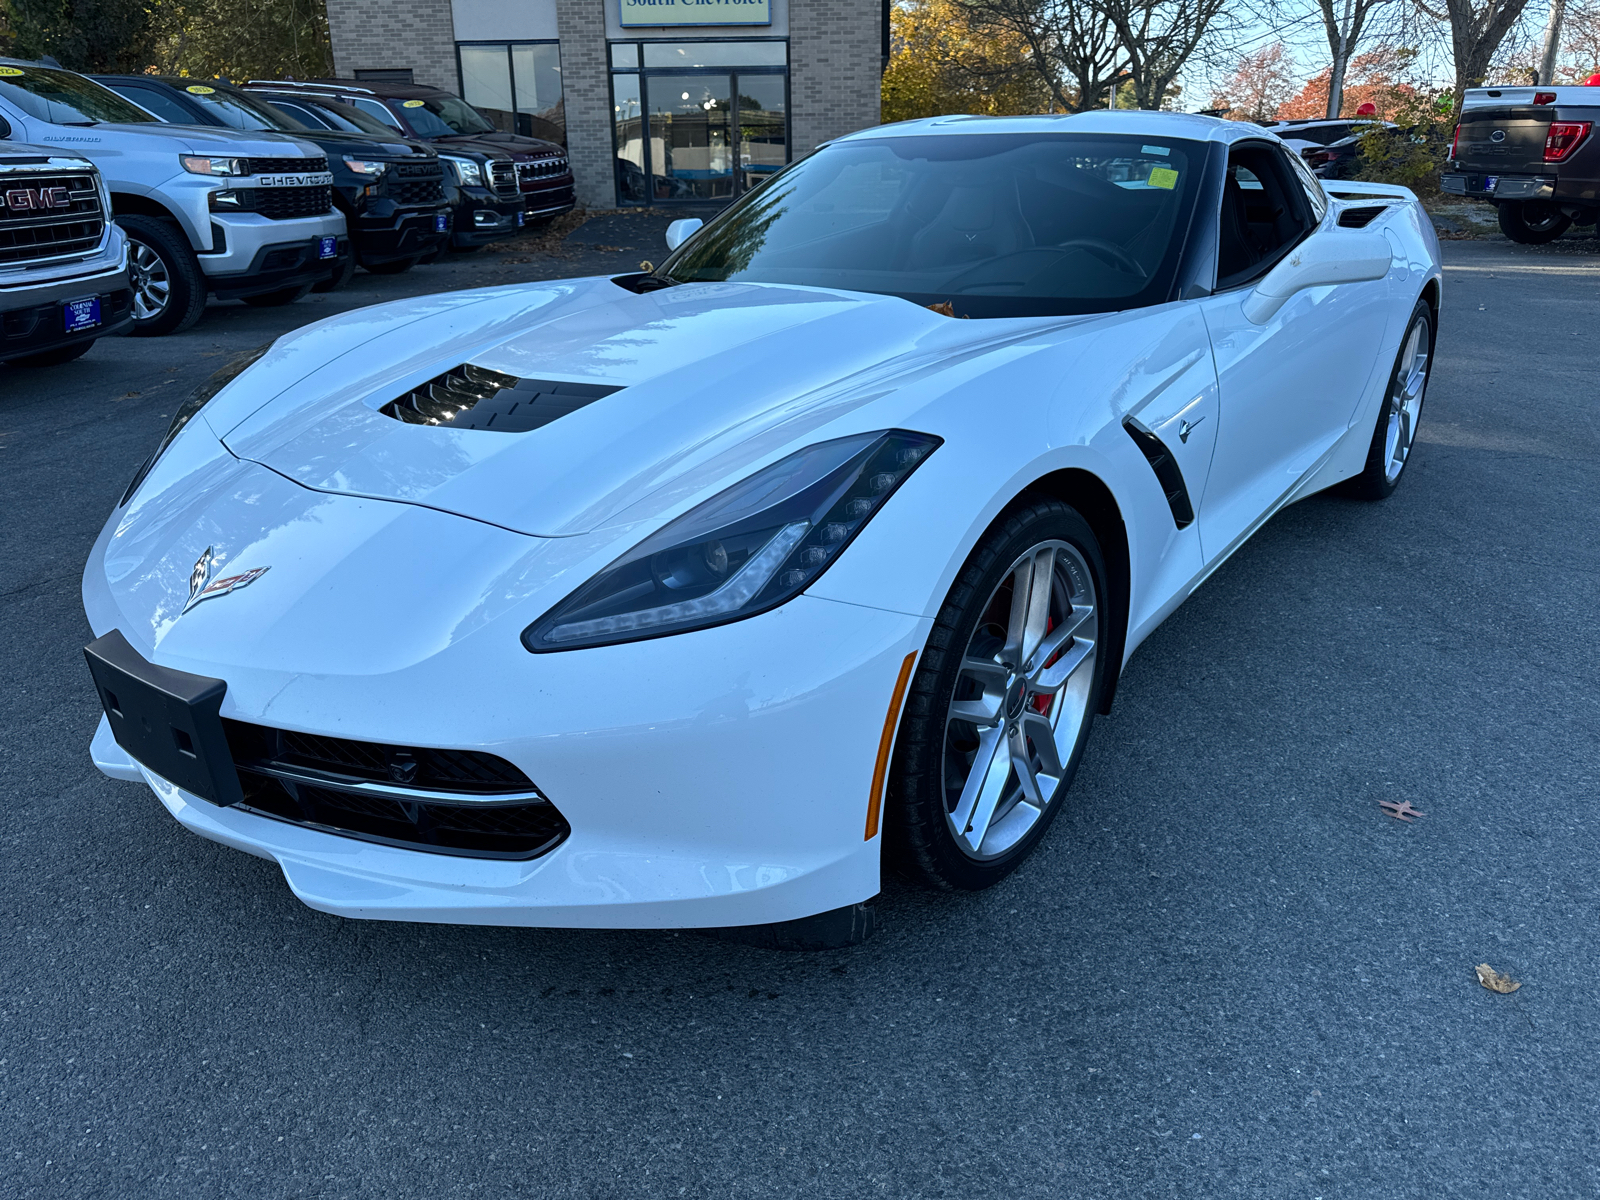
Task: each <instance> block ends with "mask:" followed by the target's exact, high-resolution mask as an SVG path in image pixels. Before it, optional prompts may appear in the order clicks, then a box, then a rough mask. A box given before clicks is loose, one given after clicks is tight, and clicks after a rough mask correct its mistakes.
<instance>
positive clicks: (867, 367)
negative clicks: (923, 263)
mask: <svg viewBox="0 0 1600 1200" xmlns="http://www.w3.org/2000/svg"><path fill="white" fill-rule="evenodd" d="M1052 323H1058V322H1052ZM1037 328H1038V322H1037V321H955V320H951V319H949V318H947V317H941V316H936V315H935V314H933V313H931V312H929V311H927V310H926V309H924V308H921V307H919V306H918V305H915V304H911V303H909V302H907V301H904V300H900V299H896V298H893V297H883V296H869V295H863V294H860V293H851V292H832V291H827V290H824V289H820V288H798V287H781V286H776V285H762V284H684V285H680V286H678V287H673V288H669V289H665V290H661V291H656V292H651V293H647V294H645V295H636V294H634V293H633V292H631V291H628V290H625V289H624V288H622V287H619V286H618V285H616V284H614V283H612V282H611V281H610V280H609V279H591V280H568V281H559V282H551V283H540V284H530V285H526V286H523V287H517V288H497V289H488V290H483V291H478V292H464V293H454V294H452V295H448V296H433V297H423V298H421V299H419V300H415V301H406V302H401V303H398V304H391V305H384V306H382V307H381V308H380V309H372V310H362V311H358V312H355V313H350V314H346V315H345V316H342V317H336V318H333V319H331V320H329V321H325V322H321V323H320V324H319V325H317V326H312V327H309V328H308V329H307V330H305V331H302V332H301V333H300V334H298V335H295V336H292V337H289V338H285V339H282V340H281V341H280V342H279V343H278V345H277V346H275V347H274V349H273V351H272V352H271V353H270V354H268V355H267V356H266V357H265V358H263V359H262V360H261V361H260V362H259V363H258V364H257V365H256V366H254V367H252V368H251V369H250V370H249V371H247V372H246V373H245V374H244V375H242V376H241V377H240V378H239V379H238V380H237V381H236V382H235V383H234V384H233V385H231V386H230V387H229V388H228V389H227V390H226V391H224V392H223V393H222V394H221V395H220V396H219V397H218V398H217V400H215V401H213V402H212V404H211V405H210V406H208V408H206V409H205V410H203V413H204V415H205V418H206V421H207V423H208V424H209V425H210V426H211V428H212V429H213V430H214V431H215V432H216V433H217V434H218V435H219V436H221V437H222V438H223V440H224V442H225V444H226V445H227V447H228V448H229V450H231V451H232V452H233V453H234V454H235V455H237V456H239V457H241V458H245V459H249V460H253V461H255V462H258V463H260V464H262V465H264V466H267V467H269V468H271V469H272V470H274V471H276V472H278V473H280V474H282V475H284V476H287V477H288V478H290V479H293V480H295V481H296V482H298V483H300V484H302V485H304V486H306V487H309V488H314V489H317V490H320V491H327V492H338V493H343V494H347V495H358V496H368V497H373V498H378V499H391V500H401V501H407V502H410V503H414V504H421V505H425V506H427V507H430V508H436V509H441V510H443V511H446V512H452V513H458V514H460V515H462V516H468V517H473V518H476V519H479V520H483V521H488V522H491V523H493V524H496V525H499V526H502V527H504V528H506V529H510V530H514V531H517V532H520V533H527V534H536V535H542V536H558V537H559V536H571V535H574V534H578V533H585V532H589V531H592V530H595V529H599V528H603V527H608V526H612V525H621V524H627V523H631V522H633V521H636V520H642V519H647V518H648V517H650V516H652V515H653V514H655V513H657V512H659V511H664V509H665V507H667V506H669V505H670V504H672V503H676V502H677V500H678V499H681V498H682V497H683V496H684V494H685V490H686V489H687V490H689V491H693V490H694V488H695V487H698V486H702V485H710V484H712V483H715V482H717V481H719V480H722V479H731V478H737V477H738V476H739V475H740V474H741V473H742V472H743V471H745V470H747V469H749V466H750V464H753V463H754V462H755V461H757V460H758V459H760V458H762V457H763V456H767V455H773V454H776V453H778V452H780V451H782V450H784V449H785V448H787V447H789V446H791V445H792V444H796V443H797V440H798V441H799V444H803V441H804V439H808V438H811V437H812V435H813V431H815V430H817V429H820V428H821V427H822V426H824V425H828V424H830V423H832V422H835V421H837V420H839V419H840V418H841V417H846V416H848V415H849V414H851V413H852V412H854V411H855V410H856V409H858V408H860V407H861V406H863V405H865V404H869V403H871V402H873V401H874V400H877V399H878V398H880V397H883V396H885V395H887V394H888V393H891V392H893V391H894V389H895V386H896V384H895V381H896V380H897V379H900V378H903V377H904V376H905V375H906V374H907V372H913V371H917V370H919V369H926V368H928V367H929V365H930V364H932V363H937V362H946V361H948V360H949V359H950V357H951V356H953V355H961V354H971V353H974V352H981V350H982V348H983V347H984V346H985V345H987V344H991V343H994V342H995V341H996V340H1011V339H1015V338H1017V337H1018V336H1022V335H1024V334H1025V333H1026V332H1027V331H1029V330H1033V329H1037ZM464 363H469V364H472V365H473V366H476V367H480V368H485V369H488V370H492V371H498V372H503V373H504V374H507V375H512V376H516V377H518V378H520V379H538V380H552V381H567V382H574V383H591V384H601V385H606V386H608V387H612V388H616V389H618V390H616V391H614V392H612V393H610V394H609V395H605V396H603V397H602V398H600V399H597V400H595V401H593V402H592V403H589V404H587V405H585V406H584V407H580V408H578V409H576V411H572V412H570V413H569V414H567V415H564V416H561V417H560V418H559V419H557V420H554V421H552V422H551V423H549V424H546V425H543V426H541V427H539V428H536V429H533V430H531V431H530V432H526V433H498V432H492V431H488V430H474V429H453V428H448V427H442V426H431V425H420V424H406V423H404V422H402V421H400V420H397V419H396V418H394V417H390V416H385V415H383V414H382V413H381V412H379V409H380V408H381V407H382V406H383V405H385V404H387V403H389V402H390V401H392V400H395V399H397V398H399V397H401V396H403V395H405V394H406V393H408V392H410V391H411V389H413V388H416V387H418V386H419V385H422V384H424V383H425V382H427V381H428V380H431V379H433V378H435V377H436V376H438V375H441V374H442V373H444V372H447V371H450V370H452V369H453V368H456V367H458V366H461V365H462V364H464ZM885 419H886V418H883V417H881V416H880V417H874V418H867V420H868V422H869V424H868V425H867V426H866V427H868V428H872V427H877V426H876V425H873V424H871V423H870V422H871V421H873V420H878V421H880V422H881V421H883V420H885Z"/></svg>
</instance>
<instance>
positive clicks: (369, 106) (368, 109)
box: [347, 96, 400, 129]
mask: <svg viewBox="0 0 1600 1200" xmlns="http://www.w3.org/2000/svg"><path fill="white" fill-rule="evenodd" d="M347 103H349V104H353V105H355V106H356V107H357V108H359V109H360V110H361V111H362V112H364V113H366V114H367V115H368V116H369V117H377V118H378V120H380V121H382V122H383V123H384V124H385V125H393V126H394V127H395V128H396V129H399V128H400V121H399V119H398V118H396V117H395V115H394V114H393V113H392V112H390V111H389V107H388V105H386V104H383V103H382V102H381V101H378V100H367V99H363V98H362V97H360V96H354V97H352V98H351V99H350V100H348V101H347Z"/></svg>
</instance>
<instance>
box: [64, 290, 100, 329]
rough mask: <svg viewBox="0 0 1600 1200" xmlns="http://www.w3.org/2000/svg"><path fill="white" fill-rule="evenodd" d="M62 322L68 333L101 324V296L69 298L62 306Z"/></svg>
mask: <svg viewBox="0 0 1600 1200" xmlns="http://www.w3.org/2000/svg"><path fill="white" fill-rule="evenodd" d="M61 323H62V325H64V326H65V327H66V331H67V332H68V333H77V332H78V330H80V329H93V328H94V327H95V326H96V325H98V324H100V297H99V296H90V297H88V298H87V299H85V300H68V301H67V302H66V303H65V304H63V305H62V306H61Z"/></svg>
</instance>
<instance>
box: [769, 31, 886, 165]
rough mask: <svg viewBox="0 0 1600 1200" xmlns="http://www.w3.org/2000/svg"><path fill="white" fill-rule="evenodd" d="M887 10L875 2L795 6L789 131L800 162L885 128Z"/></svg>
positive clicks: (792, 35) (790, 33) (791, 32)
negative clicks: (845, 137)
mask: <svg viewBox="0 0 1600 1200" xmlns="http://www.w3.org/2000/svg"><path fill="white" fill-rule="evenodd" d="M882 20H883V12H882V8H881V7H880V6H879V5H878V4H876V3H874V2H873V0H790V2H789V109H790V113H791V116H790V118H789V127H790V130H791V136H792V137H793V138H794V148H793V154H794V157H795V158H800V157H802V156H803V155H806V154H809V153H811V151H813V150H815V149H816V148H817V144H818V143H819V142H825V141H827V140H828V139H829V138H834V137H838V136H840V135H841V134H845V133H851V132H853V131H854V130H857V129H862V128H865V127H866V126H869V125H876V124H878V123H879V122H880V120H881V117H880V116H879V101H880V99H881V96H882V92H881V85H882V71H883V59H882V54H883V39H882V24H881V23H882Z"/></svg>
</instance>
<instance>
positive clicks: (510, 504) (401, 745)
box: [83, 112, 1440, 932]
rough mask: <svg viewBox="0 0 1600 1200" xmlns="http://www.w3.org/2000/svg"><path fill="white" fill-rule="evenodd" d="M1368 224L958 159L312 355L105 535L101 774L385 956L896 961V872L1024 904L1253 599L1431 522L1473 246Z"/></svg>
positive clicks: (751, 210) (1028, 160) (1277, 189)
mask: <svg viewBox="0 0 1600 1200" xmlns="http://www.w3.org/2000/svg"><path fill="white" fill-rule="evenodd" d="M1339 186H1340V187H1343V186H1344V185H1339ZM1348 188H1349V191H1348V192H1341V191H1338V190H1335V191H1334V192H1333V194H1331V195H1330V194H1329V193H1328V192H1326V191H1325V190H1324V187H1323V185H1321V184H1319V183H1318V181H1317V180H1316V179H1315V178H1313V177H1312V176H1311V175H1310V174H1309V173H1308V172H1307V170H1306V169H1305V168H1304V166H1303V165H1302V163H1301V161H1300V159H1299V158H1298V156H1296V155H1295V154H1293V153H1290V152H1288V151H1287V150H1286V149H1285V147H1284V146H1283V145H1282V143H1280V142H1279V141H1277V140H1276V139H1275V138H1273V137H1272V136H1271V135H1270V134H1267V133H1266V132H1264V131H1263V130H1261V129H1259V128H1257V127H1255V126H1252V125H1247V124H1239V123H1228V122H1223V121H1215V120H1211V119H1208V118H1203V117H1195V116H1183V115H1176V114H1159V113H1126V112H1113V113H1095V114H1086V115H1079V116H1072V117H1028V118H998V119H980V118H972V117H948V118H938V119H933V120H927V121H919V122H912V123H908V124H903V125H895V126H890V127H885V128H882V129H872V130H866V131H863V132H861V133H857V134H854V135H852V136H850V137H846V138H842V139H840V140H838V141H836V142H833V143H831V144H829V145H827V146H825V147H824V148H823V149H821V150H819V151H818V152H817V153H816V154H814V155H812V156H811V157H809V158H807V159H805V160H804V161H802V162H799V163H796V164H795V165H793V166H791V167H790V168H788V169H787V170H786V171H784V172H783V173H781V174H779V175H777V176H776V177H774V178H773V179H772V180H770V181H769V182H768V183H766V184H765V185H764V186H762V187H761V188H760V189H759V190H757V191H755V192H752V193H751V194H749V195H747V196H746V197H744V198H743V199H742V200H741V201H740V202H739V203H737V204H735V205H734V206H732V207H731V208H729V209H728V210H727V211H726V212H724V213H722V214H721V215H720V216H718V217H717V218H716V219H715V220H713V221H712V222H711V223H710V224H708V225H705V226H703V227H700V228H698V229H695V230H693V231H692V232H690V234H689V236H688V237H687V240H682V241H681V244H679V245H677V246H676V248H675V249H673V251H672V253H671V254H670V256H669V257H667V258H666V259H665V261H664V262H663V263H662V264H661V265H660V266H659V267H657V268H655V269H654V270H652V271H647V272H645V273H641V274H637V275H627V276H622V277H618V278H610V277H600V278H592V279H571V280H560V281H556V282H549V283H531V284H524V285H519V286H513V287H495V288H485V289H481V290H476V291H464V292H455V293H451V294H448V295H438V296H428V297H423V298H421V299H414V300H405V301H401V302H398V303H393V304H384V305H379V306H377V307H374V308H368V309H364V310H361V311H358V312H352V313H348V314H345V315H343V316H338V317H334V318H332V319H329V320H325V321H321V322H319V323H317V324H314V325H309V326H307V327H306V328H304V329H301V330H299V331H298V332H295V333H292V334H289V335H287V336H285V337H282V338H280V339H279V340H278V341H277V342H276V343H274V344H273V345H272V346H271V347H270V348H267V349H265V350H264V351H263V352H260V353H259V354H258V355H257V356H256V357H254V359H253V360H252V361H251V362H250V364H249V365H248V367H247V368H246V369H243V370H242V372H235V373H234V374H233V375H232V376H231V377H229V378H227V379H222V378H220V377H219V379H217V380H213V382H212V384H211V385H208V387H206V388H203V389H202V390H201V392H199V393H197V394H196V396H195V397H194V398H193V399H191V400H190V401H189V402H188V404H186V405H185V406H184V408H183V410H182V411H181V412H180V413H178V414H177V416H176V419H175V420H174V421H173V423H172V427H171V430H170V431H169V432H168V434H167V436H166V437H165V438H164V439H163V441H162V443H161V445H160V447H159V448H158V449H157V450H156V452H155V454H154V455H153V456H152V458H151V460H150V461H149V462H148V463H146V464H145V466H144V467H143V468H142V469H141V470H140V472H139V475H138V476H137V478H136V479H135V480H134V482H133V484H132V485H131V486H130V487H129V488H128V492H127V494H126V495H125V496H124V498H123V500H122V502H121V504H120V505H119V507H118V508H117V510H116V511H115V512H114V513H113V514H112V516H111V518H110V520H109V521H108V522H107V524H106V526H105V529H104V531H103V532H102V533H101V534H100V537H99V539H98V541H97V542H96V543H95V546H94V549H93V552H92V553H91V555H90V557H89V562H88V566H87V568H86V570H85V573H84V582H83V597H84V605H85V608H86V610H87V612H88V617H89V621H90V624H91V625H92V627H93V630H94V632H95V634H96V635H97V638H96V640H95V641H94V642H93V643H92V644H91V645H90V646H89V647H88V650H87V656H88V659H89V664H90V668H91V670H92V673H93V676H94V679H95V684H96V687H97V689H98V691H99V694H100V699H101V701H102V703H103V706H104V709H105V719H104V720H103V721H102V722H101V724H100V727H99V730H98V731H97V732H96V734H95V737H94V742H93V748H92V753H93V757H94V760H95V762H96V763H97V764H98V765H99V766H100V768H101V769H102V770H103V771H104V772H105V773H106V774H108V775H111V776H113V777H114V778H118V779H128V780H136V781H141V782H143V783H146V784H148V785H149V786H150V787H151V788H153V789H154V791H155V793H156V795H157V796H158V797H159V798H160V799H161V802H162V803H163V804H164V805H165V806H166V808H167V809H168V811H169V812H171V813H172V815H173V816H175V817H176V818H177V819H178V820H179V821H181V822H182V823H183V824H184V825H186V826H188V827H189V828H190V829H191V830H193V831H194V832H196V833H198V834H200V835H202V836H204V837H207V838H211V839H213V840H215V841H219V842H223V843H225V844H227V845H230V846H234V847H237V848H239V849H241V850H245V851H248V852H250V853H252V854H257V855H260V856H262V857H264V858H268V859H271V860H273V861H275V862H276V863H277V864H278V865H279V866H280V867H281V869H282V871H283V874H284V876H285V878H286V879H287V880H288V883H289V886H290V887H291V888H292V889H293V891H294V893H295V894H296V895H297V896H299V897H300V899H302V900H303V901H304V902H305V903H307V904H309V905H311V906H312V907H314V908H318V909H322V910H324V911H327V912H333V913H339V914H343V915H345V916H350V917H370V918H386V919H394V920H413V921H446V922H462V923H482V924H505V925H539V926H569V927H578V926H583V927H639V928H665V927H727V926H754V925H769V924H776V923H786V922H796V921H802V920H803V919H815V920H820V921H821V922H824V923H826V922H830V921H831V922H833V923H834V924H835V925H838V924H839V923H840V922H844V923H845V924H846V925H849V927H850V928H853V929H856V930H857V931H858V932H859V929H860V921H861V914H862V912H863V908H862V906H863V905H864V903H865V902H867V901H869V900H870V899H871V898H872V897H873V896H874V895H876V893H877V892H878V890H879V878H880V873H881V872H882V870H883V868H884V864H885V863H886V862H887V863H888V864H890V865H892V866H895V867H898V868H899V869H901V870H903V871H906V872H908V873H910V874H911V875H913V876H914V877H917V878H919V879H921V880H923V881H925V882H927V883H929V884H932V885H936V886H942V887H951V888H981V887H984V886H987V885H989V884H991V883H994V882H995V881H996V880H998V879H1000V878H1001V877H1002V876H1004V875H1005V874H1006V873H1007V872H1009V871H1011V870H1012V869H1013V868H1015V867H1016V866H1017V865H1018V863H1019V862H1021V861H1022V860H1023V859H1024V858H1025V857H1026V856H1027V855H1028V853H1029V852H1030V851H1031V850H1032V849H1033V848H1034V846H1036V845H1037V844H1038V842H1039V840H1040V838H1041V837H1042V836H1043V835H1044V834H1045V831H1046V829H1047V828H1048V826H1049V824H1050V821H1051V818H1052V817H1053V816H1054V815H1055V813H1056V811H1057V810H1058V809H1059V808H1060V807H1061V806H1062V804H1064V803H1068V802H1069V801H1068V798H1067V792H1068V787H1069V785H1070V783H1071V781H1072V777H1073V773H1074V771H1075V769H1076V767H1077V764H1078V761H1079V759H1080V757H1081V756H1082V754H1083V749H1084V744H1085V741H1086V739H1087V738H1088V735H1089V731H1090V727H1091V725H1092V724H1093V721H1094V717H1095V715H1096V713H1099V712H1103V711H1105V710H1106V708H1107V706H1108V705H1109V704H1110V703H1111V698H1112V693H1113V692H1114V690H1115V688H1116V682H1117V676H1118V672H1119V671H1120V669H1121V667H1122V665H1123V663H1124V662H1125V661H1126V660H1127V658H1128V655H1129V654H1130V653H1131V652H1132V651H1133V649H1134V648H1135V647H1136V646H1137V645H1138V644H1139V643H1140V641H1141V640H1142V639H1143V638H1144V637H1146V636H1147V635H1148V634H1149V633H1150V631H1151V630H1152V629H1153V628H1154V627H1155V626H1156V625H1157V624H1158V623H1159V622H1160V621H1161V620H1162V619H1163V618H1164V617H1165V616H1166V615H1167V614H1168V613H1170V612H1171V611H1172V610H1173V609H1174V608H1175V607H1176V606H1177V605H1178V604H1180V603H1182V601H1183V600H1184V598H1185V597H1186V596H1188V595H1189V593H1190V592H1192V591H1193V590H1194V589H1195V588H1196V587H1198V586H1199V585H1200V583H1201V581H1202V580H1204V579H1205V578H1206V576H1207V574H1208V573H1210V572H1211V571H1213V570H1215V569H1216V567H1217V566H1218V564H1220V563H1221V562H1222V561H1223V560H1224V559H1226V558H1227V557H1228V555H1230V554H1231V553H1232V552H1233V551H1234V550H1235V549H1237V548H1238V547H1239V546H1240V544H1241V543H1242V542H1243V541H1244V540H1245V539H1246V538H1248V537H1249V536H1250V534H1251V533H1252V532H1253V531H1254V530H1256V529H1257V528H1258V527H1260V525H1261V524H1262V522H1264V521H1266V520H1267V519H1268V518H1269V517H1271V516H1272V514H1273V513H1275V512H1276V511H1278V510H1279V509H1280V508H1282V507H1283V506H1284V505H1286V504H1289V503H1291V502H1293V501H1295V500H1297V499H1299V498H1301V497H1303V496H1306V495H1308V494H1310V493H1312V492H1315V491H1318V490H1319V489H1322V488H1327V487H1331V486H1333V485H1336V484H1337V485H1341V486H1342V487H1344V488H1345V489H1346V490H1347V491H1349V492H1350V493H1352V494H1355V495H1358V496H1362V497H1367V498H1371V499H1381V498H1383V497H1384V496H1387V495H1388V494H1389V493H1390V492H1391V491H1392V490H1393V489H1394V488H1395V486H1396V485H1397V484H1398V482H1399V480H1400V478H1401V475H1402V473H1403V471H1404V469H1405V466H1406V462H1407V459H1408V456H1409V454H1410V452H1411V450H1412V447H1413V437H1414V434H1415V431H1416V425H1417V419H1418V415H1419V412H1420V409H1421V405H1422V401H1423V393H1424V390H1425V388H1426V385H1427V379H1428V369H1429V365H1430V361H1431V356H1432V351H1433V343H1434V331H1435V328H1436V324H1437V314H1438V309H1439V298H1440V269H1439V254H1438V243H1437V241H1436V240H1435V237H1434V233H1433V228H1432V225H1431V224H1430V222H1429V220H1428V217H1427V216H1426V214H1424V212H1423V210H1422V209H1421V207H1420V206H1419V205H1418V204H1417V202H1416V199H1415V197H1414V196H1412V195H1411V193H1409V192H1407V191H1406V190H1404V189H1402V188H1394V187H1384V186H1382V185H1367V184H1352V185H1348ZM689 224H691V225H693V224H697V223H692V222H691V223H689ZM684 232H685V231H684V228H683V226H682V225H679V226H675V227H674V229H673V231H672V235H671V236H669V241H673V242H677V241H680V240H681V239H682V237H683V234H684ZM646 265H648V264H646ZM818 927H820V926H818ZM790 928H795V927H794V926H790ZM799 928H807V926H805V925H802V926H800V927H799Z"/></svg>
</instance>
